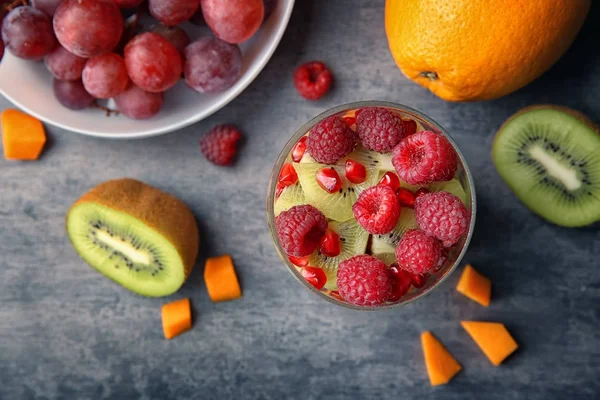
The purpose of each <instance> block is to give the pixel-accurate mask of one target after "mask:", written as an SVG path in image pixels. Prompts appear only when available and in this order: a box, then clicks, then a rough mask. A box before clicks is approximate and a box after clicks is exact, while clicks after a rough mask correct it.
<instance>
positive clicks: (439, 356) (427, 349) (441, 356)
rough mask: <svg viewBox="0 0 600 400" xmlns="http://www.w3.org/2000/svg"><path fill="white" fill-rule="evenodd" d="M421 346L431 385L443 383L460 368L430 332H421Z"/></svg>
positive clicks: (448, 380)
mask: <svg viewBox="0 0 600 400" xmlns="http://www.w3.org/2000/svg"><path fill="white" fill-rule="evenodd" d="M421 346H422V347H423V355H424V356H425V366H426V367H427V374H428V375H429V381H430V382H431V386H438V385H445V384H446V383H448V382H450V379H452V378H453V377H454V375H456V374H458V372H459V371H460V370H461V369H462V367H461V365H460V364H459V363H458V361H456V359H455V358H454V357H452V354H450V353H449V352H448V350H446V348H445V347H444V345H442V344H441V343H440V342H439V341H438V340H437V339H436V338H435V337H434V336H433V335H432V334H431V332H423V333H422V334H421Z"/></svg>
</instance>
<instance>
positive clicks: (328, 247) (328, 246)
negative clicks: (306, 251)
mask: <svg viewBox="0 0 600 400" xmlns="http://www.w3.org/2000/svg"><path fill="white" fill-rule="evenodd" d="M319 251H320V252H321V254H323V255H324V256H326V257H337V256H339V255H340V252H341V251H342V248H341V245H340V235H338V234H337V233H335V232H334V231H332V230H331V229H327V232H325V235H323V237H322V238H321V242H320V243H319Z"/></svg>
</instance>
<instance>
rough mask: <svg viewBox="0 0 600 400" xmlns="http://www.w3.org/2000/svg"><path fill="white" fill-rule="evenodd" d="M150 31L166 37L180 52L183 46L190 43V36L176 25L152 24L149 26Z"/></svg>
mask: <svg viewBox="0 0 600 400" xmlns="http://www.w3.org/2000/svg"><path fill="white" fill-rule="evenodd" d="M150 32H154V33H156V34H159V35H160V36H162V37H164V38H165V39H167V40H168V41H169V42H171V44H172V45H173V46H175V48H176V49H177V51H179V52H180V53H181V52H183V49H185V46H187V45H188V44H190V37H189V36H188V34H187V33H185V31H184V30H183V29H181V28H180V27H178V26H167V25H163V24H157V25H154V26H153V27H152V28H150Z"/></svg>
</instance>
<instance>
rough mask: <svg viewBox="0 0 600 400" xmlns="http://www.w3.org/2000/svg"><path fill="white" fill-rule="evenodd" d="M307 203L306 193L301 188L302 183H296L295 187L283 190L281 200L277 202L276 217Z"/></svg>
mask: <svg viewBox="0 0 600 400" xmlns="http://www.w3.org/2000/svg"><path fill="white" fill-rule="evenodd" d="M305 202H306V200H305V199H304V191H303V190H302V186H300V182H296V183H294V184H293V185H291V186H288V187H286V188H285V189H283V191H282V192H281V195H280V196H279V198H278V199H277V200H275V207H274V212H275V216H277V215H279V214H281V213H282V212H284V211H287V210H289V209H290V208H292V207H294V206H296V205H299V204H305Z"/></svg>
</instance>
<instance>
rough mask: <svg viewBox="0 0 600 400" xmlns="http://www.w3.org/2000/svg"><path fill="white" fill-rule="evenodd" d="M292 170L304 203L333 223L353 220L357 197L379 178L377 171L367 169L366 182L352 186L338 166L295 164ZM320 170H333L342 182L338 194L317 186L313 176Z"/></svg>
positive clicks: (341, 167)
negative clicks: (294, 172)
mask: <svg viewBox="0 0 600 400" xmlns="http://www.w3.org/2000/svg"><path fill="white" fill-rule="evenodd" d="M294 168H295V169H296V173H297V174H298V180H299V181H300V186H301V187H302V190H303V191H304V196H305V201H306V202H307V203H308V204H311V205H313V206H315V207H316V208H318V209H319V210H321V212H322V213H323V214H324V215H325V217H327V218H329V219H332V220H335V221H347V220H349V219H351V218H354V215H353V213H352V205H353V204H354V203H355V202H356V199H357V198H358V195H359V194H360V193H361V192H362V191H363V190H365V189H367V188H369V187H371V186H373V185H375V184H376V183H377V180H378V178H379V173H378V171H377V170H374V169H367V177H366V180H365V181H364V182H363V183H360V184H353V183H352V182H350V181H348V180H347V179H346V178H345V170H344V167H343V166H340V165H324V164H314V163H311V164H309V163H296V164H294ZM321 168H335V170H336V171H337V173H338V175H339V176H340V179H341V180H342V187H341V189H340V190H339V192H336V193H328V192H326V191H325V190H323V189H322V188H321V187H320V186H319V184H318V183H317V180H316V178H315V175H316V173H317V171H318V170H319V169H321Z"/></svg>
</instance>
